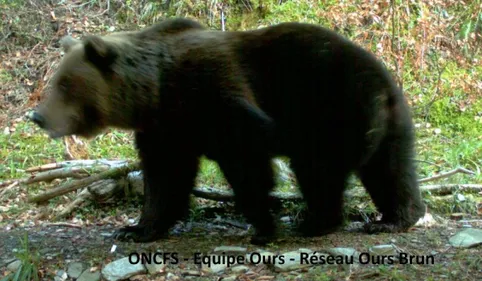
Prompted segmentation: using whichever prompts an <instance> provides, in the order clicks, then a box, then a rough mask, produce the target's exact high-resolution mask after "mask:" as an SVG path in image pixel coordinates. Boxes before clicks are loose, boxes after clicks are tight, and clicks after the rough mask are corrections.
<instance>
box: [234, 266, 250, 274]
mask: <svg viewBox="0 0 482 281" xmlns="http://www.w3.org/2000/svg"><path fill="white" fill-rule="evenodd" d="M248 270H249V267H247V266H245V265H238V266H235V267H233V268H231V271H232V272H233V273H245V272H247V271H248Z"/></svg>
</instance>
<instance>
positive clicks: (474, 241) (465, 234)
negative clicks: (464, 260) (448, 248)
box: [449, 228, 482, 248]
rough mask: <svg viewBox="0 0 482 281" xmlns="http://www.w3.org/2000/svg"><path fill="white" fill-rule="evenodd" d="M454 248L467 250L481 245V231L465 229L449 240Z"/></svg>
mask: <svg viewBox="0 0 482 281" xmlns="http://www.w3.org/2000/svg"><path fill="white" fill-rule="evenodd" d="M449 243H450V244H451V245H452V246H454V247H459V248H469V247H474V246H477V245H480V244H482V229H476V228H466V229H464V230H462V231H460V232H458V233H457V234H455V235H454V236H452V237H451V238H450V239H449Z"/></svg>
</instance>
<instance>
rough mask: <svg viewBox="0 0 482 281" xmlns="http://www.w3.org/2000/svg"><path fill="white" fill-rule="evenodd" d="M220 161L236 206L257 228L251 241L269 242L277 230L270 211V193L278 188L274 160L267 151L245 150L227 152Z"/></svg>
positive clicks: (262, 243) (263, 243)
mask: <svg viewBox="0 0 482 281" xmlns="http://www.w3.org/2000/svg"><path fill="white" fill-rule="evenodd" d="M218 163H219V167H220V168H221V170H222V171H223V174H224V176H225V177H226V180H227V181H228V182H229V183H230V185H231V187H232V189H233V191H234V195H235V206H236V209H237V210H238V211H239V212H240V213H242V214H243V215H244V217H245V218H246V220H247V221H248V222H249V223H251V224H252V225H253V227H254V229H255V231H256V233H255V235H254V236H253V237H252V239H251V243H252V244H255V245H265V244H266V243H269V242H270V241H271V239H272V238H273V237H274V235H275V229H276V226H275V223H274V219H273V216H272V215H271V213H270V205H271V202H270V199H269V192H270V191H271V189H272V188H273V187H274V178H273V170H272V169H273V167H272V164H271V159H270V158H269V157H268V155H266V154H265V153H261V152H259V153H250V152H249V151H243V153H242V154H239V155H238V156H230V155H229V154H225V155H224V156H223V157H221V159H219V161H218Z"/></svg>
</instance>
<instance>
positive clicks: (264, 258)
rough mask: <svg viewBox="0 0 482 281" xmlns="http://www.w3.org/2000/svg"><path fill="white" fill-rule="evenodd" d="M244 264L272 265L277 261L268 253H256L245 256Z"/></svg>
mask: <svg viewBox="0 0 482 281" xmlns="http://www.w3.org/2000/svg"><path fill="white" fill-rule="evenodd" d="M245 259H246V263H251V264H256V265H260V264H274V263H275V262H276V261H277V259H278V258H277V255H276V254H275V253H272V252H268V251H256V252H253V253H250V254H246V257H245Z"/></svg>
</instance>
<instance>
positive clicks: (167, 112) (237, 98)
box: [32, 19, 424, 244]
mask: <svg viewBox="0 0 482 281" xmlns="http://www.w3.org/2000/svg"><path fill="white" fill-rule="evenodd" d="M65 42H68V43H66V44H64V46H65V47H67V48H66V51H67V53H66V56H65V58H64V59H63V61H62V63H61V65H60V67H59V69H58V70H57V73H56V75H55V78H54V79H53V92H52V93H51V94H50V96H49V98H48V99H47V100H46V101H45V102H44V103H43V104H42V105H41V106H40V107H39V109H38V110H37V111H36V113H34V114H33V116H32V119H33V120H34V121H35V122H36V123H38V124H39V125H40V126H41V127H43V128H44V129H45V130H46V131H47V132H48V133H49V134H50V136H51V137H61V136H65V135H70V134H77V135H82V136H93V135H96V134H98V133H99V132H100V131H101V130H102V129H104V128H107V127H118V128H124V129H132V130H134V131H135V132H136V145H137V148H138V149H139V157H140V159H141V162H142V165H143V172H144V180H145V198H144V199H145V202H144V206H143V210H142V216H141V219H140V222H139V224H138V225H136V226H128V227H125V228H123V229H121V230H119V231H118V232H117V233H116V237H117V238H118V239H121V240H126V239H128V238H132V239H134V240H135V241H139V242H142V241H153V240H156V239H159V238H161V237H162V236H164V235H166V234H167V233H168V229H169V228H170V227H171V226H173V224H174V223H175V222H176V221H177V220H179V219H182V218H183V216H184V215H186V214H187V210H188V206H189V204H188V203H189V200H188V199H189V194H190V191H191V188H192V187H193V184H194V179H195V177H196V175H197V169H198V160H199V157H200V156H202V155H206V156H208V157H209V158H211V159H213V160H215V161H217V162H218V164H219V166H220V168H221V169H222V171H223V173H224V175H225V176H226V178H227V180H228V181H229V182H230V184H231V186H232V187H233V189H234V192H235V199H236V206H237V207H238V208H239V210H240V211H241V212H242V213H243V214H244V215H245V216H246V218H247V219H248V221H249V222H250V223H252V224H253V225H254V227H255V229H256V231H257V233H256V236H255V237H254V238H253V240H252V242H253V243H258V244H262V243H266V242H267V241H269V240H270V239H271V238H272V237H273V236H274V233H275V224H274V222H273V220H272V217H271V215H270V212H269V202H268V200H269V199H268V193H269V192H270V191H271V190H272V188H273V186H274V180H273V171H272V166H271V159H272V158H273V157H275V156H277V155H285V156H288V157H289V158H290V159H291V167H292V168H293V170H294V172H295V173H296V177H297V179H298V182H299V184H300V188H301V191H302V192H303V194H304V196H305V201H306V203H307V205H308V209H307V214H306V220H305V221H304V222H303V223H302V225H301V226H300V231H301V233H302V234H303V235H307V236H313V235H321V234H324V233H328V232H331V231H333V230H335V229H336V228H337V227H338V226H339V225H340V224H341V222H342V208H343V200H342V199H343V198H342V197H343V196H342V195H343V190H344V189H345V181H346V179H347V177H348V176H349V174H350V173H351V172H355V173H356V174H357V175H358V176H359V177H360V178H361V180H362V182H363V184H364V185H365V187H366V189H367V190H368V192H369V193H370V195H371V196H372V198H373V201H374V203H375V205H376V206H377V207H378V209H379V210H380V211H381V212H382V213H383V219H382V221H380V222H377V223H372V224H368V225H367V231H368V232H380V231H389V232H395V231H404V230H406V229H407V228H408V227H410V226H412V225H413V224H414V223H415V222H416V221H417V220H418V218H420V217H421V216H422V215H423V214H424V204H423V202H422V199H421V196H420V192H419V189H418V184H417V175H416V173H415V168H414V164H413V161H412V158H413V155H414V151H413V142H414V134H413V125H412V120H411V116H410V110H409V107H408V105H407V103H406V101H405V99H404V96H403V94H402V92H401V91H400V89H399V88H398V87H397V85H396V84H395V83H394V81H393V79H392V77H391V76H390V74H389V73H388V71H387V70H386V69H385V67H384V66H383V65H382V64H381V63H380V62H379V61H378V60H377V59H376V58H375V57H374V56H373V55H372V54H370V53H369V52H367V51H365V50H364V49H362V48H360V47H359V46H356V45H355V44H353V43H352V42H350V41H348V40H347V39H345V38H343V37H341V36H339V35H338V34H336V33H334V32H333V31H330V30H328V29H325V28H322V27H319V26H315V25H309V24H302V23H283V24H279V25H275V26H271V27H267V28H262V29H258V30H252V31H245V32H220V31H213V30H208V29H204V28H203V27H201V26H199V25H198V24H196V23H194V22H192V21H189V20H183V19H175V20H171V21H170V22H163V23H160V24H158V25H155V26H153V27H150V28H146V29H144V30H141V31H135V32H127V33H119V34H112V35H108V36H96V35H90V36H86V37H84V39H83V40H82V42H77V41H72V40H66V41H65ZM160 161H161V162H160Z"/></svg>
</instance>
